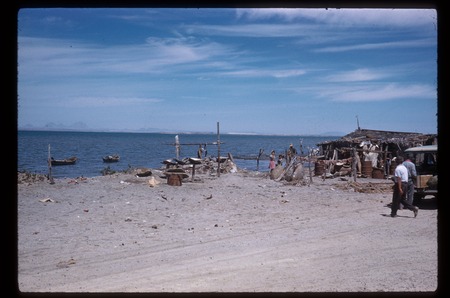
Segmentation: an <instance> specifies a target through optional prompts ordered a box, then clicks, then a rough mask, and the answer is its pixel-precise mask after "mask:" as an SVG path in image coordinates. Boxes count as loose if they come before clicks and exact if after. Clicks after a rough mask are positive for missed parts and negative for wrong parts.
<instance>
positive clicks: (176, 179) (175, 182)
mask: <svg viewBox="0 0 450 298" xmlns="http://www.w3.org/2000/svg"><path fill="white" fill-rule="evenodd" d="M167 184H169V185H172V186H181V184H182V183H181V175H177V174H170V175H168V177H167Z"/></svg>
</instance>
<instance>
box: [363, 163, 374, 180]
mask: <svg viewBox="0 0 450 298" xmlns="http://www.w3.org/2000/svg"><path fill="white" fill-rule="evenodd" d="M361 174H363V175H364V176H366V177H367V178H372V161H371V160H365V161H363V162H362V165H361Z"/></svg>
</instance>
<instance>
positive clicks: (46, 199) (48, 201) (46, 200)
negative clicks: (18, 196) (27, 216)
mask: <svg viewBox="0 0 450 298" xmlns="http://www.w3.org/2000/svg"><path fill="white" fill-rule="evenodd" d="M39 202H42V203H57V201H55V200H52V199H50V198H45V199H40V200H39Z"/></svg>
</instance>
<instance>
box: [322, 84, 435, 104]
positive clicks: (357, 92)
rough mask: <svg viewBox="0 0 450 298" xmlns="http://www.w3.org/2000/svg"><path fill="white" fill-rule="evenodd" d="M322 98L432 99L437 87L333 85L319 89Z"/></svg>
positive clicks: (357, 99)
mask: <svg viewBox="0 0 450 298" xmlns="http://www.w3.org/2000/svg"><path fill="white" fill-rule="evenodd" d="M318 94H319V96H320V97H322V98H327V99H329V100H331V101H337V102H379V101H389V100H397V99H405V100H409V99H432V98H436V89H435V88H433V87H432V86H429V85H421V84H411V85H400V84H395V83H391V84H386V85H380V84H375V85H365V86H355V87H353V86H343V87H338V86H334V87H333V86H331V87H330V88H328V89H326V90H323V89H322V90H321V91H318Z"/></svg>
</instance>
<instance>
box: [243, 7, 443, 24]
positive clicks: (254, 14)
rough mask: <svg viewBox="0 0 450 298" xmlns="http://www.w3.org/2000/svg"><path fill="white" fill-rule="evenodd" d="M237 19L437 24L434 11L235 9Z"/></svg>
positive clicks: (324, 22)
mask: <svg viewBox="0 0 450 298" xmlns="http://www.w3.org/2000/svg"><path fill="white" fill-rule="evenodd" d="M236 16H237V17H238V18H247V19H249V20H264V19H270V18H278V19H282V20H284V21H286V22H293V21H299V20H305V19H306V20H311V21H315V22H318V23H322V24H332V25H341V26H355V25H364V26H380V27H390V26H395V27H411V26H412V27H422V26H424V25H430V24H432V23H433V22H434V23H436V18H437V16H436V10H434V9H408V8H406V9H368V8H366V9H358V8H356V9H353V8H342V9H334V8H330V9H324V8H320V9H316V8H292V9H286V8H256V9H238V10H237V11H236Z"/></svg>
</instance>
